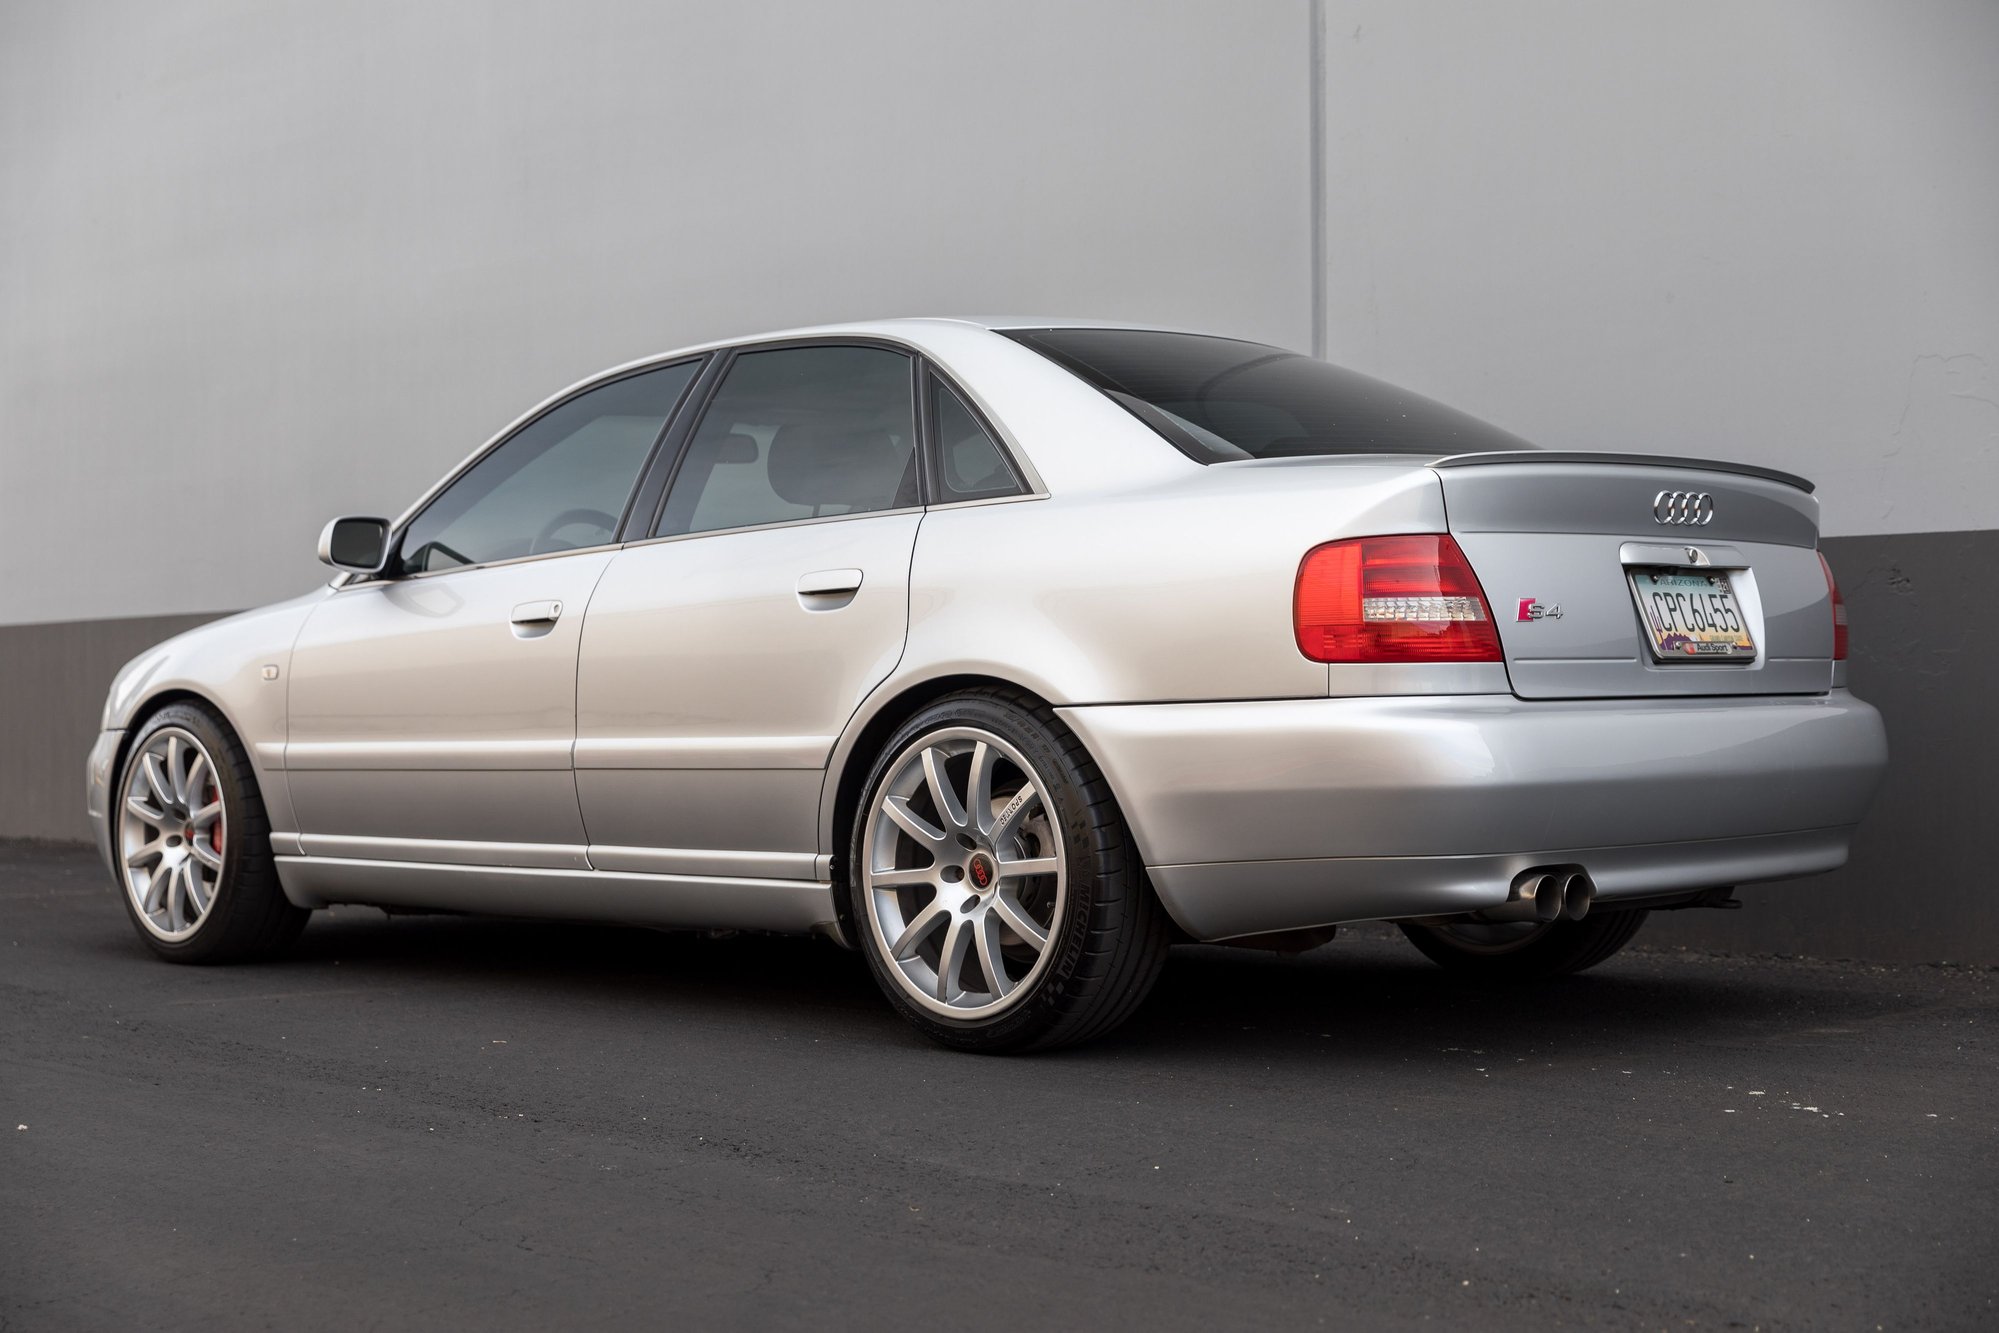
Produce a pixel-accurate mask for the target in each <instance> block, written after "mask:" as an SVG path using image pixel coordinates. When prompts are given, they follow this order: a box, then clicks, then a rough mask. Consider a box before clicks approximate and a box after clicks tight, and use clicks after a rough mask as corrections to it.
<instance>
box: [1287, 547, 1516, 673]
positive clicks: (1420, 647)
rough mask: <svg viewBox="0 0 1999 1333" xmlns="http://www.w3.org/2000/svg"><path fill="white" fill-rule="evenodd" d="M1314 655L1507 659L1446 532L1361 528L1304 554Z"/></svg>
mask: <svg viewBox="0 0 1999 1333" xmlns="http://www.w3.org/2000/svg"><path fill="white" fill-rule="evenodd" d="M1292 625H1293V628H1294V629H1295V630H1296V632H1297V636H1298V649H1299V651H1300V652H1302V653H1304V654H1305V656H1307V657H1309V658H1311V659H1312V660H1313V661H1314V662H1498V661H1503V660H1504V658H1503V657H1502V655H1501V653H1500V651H1499V631H1498V629H1497V628H1495V627H1494V625H1493V623H1492V608H1491V607H1489V606H1487V605H1486V601H1485V592H1484V590H1482V589H1481V588H1480V587H1479V586H1478V576H1477V575H1475V574H1473V573H1472V569H1471V564H1470V563H1469V562H1468V561H1467V560H1466V559H1465V554H1464V552H1463V551H1460V550H1459V549H1458V544H1457V543H1456V542H1454V541H1452V540H1451V539H1450V538H1449V537H1448V536H1445V535H1443V534H1441V533H1434V534H1432V533H1426V534H1422V535H1418V536H1408V537H1360V538H1356V539H1355V540H1353V541H1344V542H1328V543H1327V544H1326V545H1324V546H1317V547H1314V548H1312V550H1310V551H1308V552H1306V553H1305V559H1304V562H1303V563H1301V564H1300V565H1299V566H1298V589H1297V594H1296V597H1295V598H1294V600H1293V602H1292Z"/></svg>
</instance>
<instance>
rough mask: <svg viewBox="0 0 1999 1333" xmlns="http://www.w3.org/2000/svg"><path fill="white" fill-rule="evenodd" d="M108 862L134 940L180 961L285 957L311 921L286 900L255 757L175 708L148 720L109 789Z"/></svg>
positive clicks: (220, 729) (204, 715)
mask: <svg viewBox="0 0 1999 1333" xmlns="http://www.w3.org/2000/svg"><path fill="white" fill-rule="evenodd" d="M113 795H114V798H115V801H116V804H115V806H114V807H113V810H112V813H111V817H112V819H113V820H114V821H115V823H114V825H113V827H114V828H115V830H116V832H115V835H114V837H113V840H112V848H111V850H112V853H113V855H114V857H115V858H116V864H117V870H118V877H119V879H120V881H121V883H122V886H123V888H124V890H125V891H124V894H123V898H124V902H125V913H126V915H127V916H129V917H130V918H131V919H132V925H133V926H134V928H136V929H137V930H138V932H139V938H140V939H142V940H144V941H145V942H146V944H147V945H148V946H149V947H150V948H151V949H152V950H153V952H154V953H156V954H158V955H159V956H160V957H162V958H166V959H169V960H171V961H173V962H177V963H229V962H236V961H239V960H242V959H248V958H258V957H263V956H266V955H269V954H273V953H276V952H278V951H279V950H281V949H283V948H284V947H285V946H286V945H288V944H290V943H291V942H292V941H293V940H294V939H296V938H297V937H298V933H299V931H300V930H302V929H304V928H305V921H306V917H307V916H308V915H309V913H307V912H306V911H305V910H303V909H302V908H298V907H294V906H292V904H291V903H290V902H288V901H287V900H286V899H285V896H284V892H283V890H281V889H280V888H279V887H278V877H277V868H276V866H275V865H274V864H273V863H272V858H271V825H270V820H269V819H268V817H267V816H266V815H265V813H264V801H263V797H262V795H261V794H260V793H259V792H258V790H257V775H256V771H255V770H254V769H252V768H251V767H250V758H249V755H247V754H246V753H245V752H244V750H243V745H242V742H241V741H239V740H237V739H236V736H235V734H234V733H233V732H231V731H230V730H229V728H228V726H227V725H225V724H224V723H223V721H222V719H220V718H219V717H217V716H216V715H215V714H214V713H212V712H211V711H209V710H208V709H207V708H205V707H203V706H201V705H199V704H195V703H173V704H169V705H167V706H166V707H165V708H162V709H160V711H159V712H157V713H154V714H153V715H152V716H151V717H149V718H147V719H146V722H145V724H144V725H143V726H141V727H140V728H139V731H138V734H137V735H136V736H135V737H134V738H133V740H132V745H131V748H130V750H128V751H127V752H126V755H125V762H124V766H123V768H122V769H121V770H120V772H119V777H118V786H117V787H116V789H115V790H114V793H113Z"/></svg>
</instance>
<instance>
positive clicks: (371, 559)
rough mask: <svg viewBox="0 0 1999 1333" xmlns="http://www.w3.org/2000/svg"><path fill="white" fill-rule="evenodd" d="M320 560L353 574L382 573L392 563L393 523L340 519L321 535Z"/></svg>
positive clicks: (363, 519) (328, 526) (334, 521)
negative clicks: (390, 556)
mask: <svg viewBox="0 0 1999 1333" xmlns="http://www.w3.org/2000/svg"><path fill="white" fill-rule="evenodd" d="M319 558H320V561H321V562H322V563H324V564H328V565H332V566H333V567H334V568H335V569H344V570H346V571H347V572H348V573H350V574H379V573H381V572H382V567H383V566H384V565H386V564H388V563H389V520H387V519H386V518H336V519H334V520H333V521H332V522H331V523H328V524H327V525H326V529H325V531H323V532H321V533H320V534H319Z"/></svg>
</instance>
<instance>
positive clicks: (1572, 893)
mask: <svg viewBox="0 0 1999 1333" xmlns="http://www.w3.org/2000/svg"><path fill="white" fill-rule="evenodd" d="M1550 878H1552V876H1551V877H1550ZM1561 899H1562V915H1563V916H1564V917H1565V918H1567V919H1568V920H1570V921H1580V920H1582V919H1583V918H1584V917H1586V916H1588V915H1589V909H1590V906H1591V905H1592V904H1593V903H1595V902H1596V883H1595V881H1593V880H1591V879H1590V877H1589V872H1588V871H1586V870H1576V871H1571V872H1570V873H1569V874H1567V875H1564V876H1562V889H1561ZM1549 919H1551V920H1552V918H1549Z"/></svg>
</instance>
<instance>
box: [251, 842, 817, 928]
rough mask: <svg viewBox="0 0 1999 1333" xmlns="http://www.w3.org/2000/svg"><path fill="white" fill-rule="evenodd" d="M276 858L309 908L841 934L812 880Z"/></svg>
mask: <svg viewBox="0 0 1999 1333" xmlns="http://www.w3.org/2000/svg"><path fill="white" fill-rule="evenodd" d="M275 859H276V861H277V867H278V881H279V882H280V883H281V884H282V885H283V886H284V890H285V896H286V897H287V898H289V899H291V901H292V902H293V903H295V904H297V905H298V906H300V907H307V908H317V907H325V906H327V905H329V904H331V903H360V904H364V905H367V906H372V907H412V908H429V909H432V910H436V911H447V912H480V913H488V914H491V915H495V916H529V917H549V918H555V919H568V920H579V921H617V922H623V923H626V924H630V925H641V926H667V927H672V928H675V929H686V930H768V931H775V932H778V933H781V934H797V935H803V934H808V933H812V932H818V933H822V934H831V935H832V936H833V937H834V938H836V939H838V938H839V931H838V927H837V924H836V923H837V921H838V913H837V912H836V911H835V909H834V906H833V886H832V885H831V884H827V883H819V882H813V881H810V880H799V879H788V880H781V879H737V878H730V877H726V876H719V875H717V876H709V875H653V874H640V873H637V872H633V871H617V870H568V869H557V868H552V867H529V866H476V865H474V866H468V865H439V864H434V863H424V862H417V861H367V860H359V859H354V858H347V857H333V856H279V857H277V858H275Z"/></svg>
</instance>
